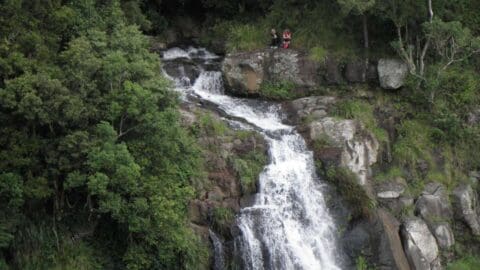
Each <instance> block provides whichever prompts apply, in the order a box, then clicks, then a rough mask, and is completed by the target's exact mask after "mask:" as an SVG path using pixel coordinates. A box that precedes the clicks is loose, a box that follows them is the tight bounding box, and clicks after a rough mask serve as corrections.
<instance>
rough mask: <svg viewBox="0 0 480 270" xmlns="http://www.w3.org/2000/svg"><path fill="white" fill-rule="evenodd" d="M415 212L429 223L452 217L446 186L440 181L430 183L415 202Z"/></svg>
mask: <svg viewBox="0 0 480 270" xmlns="http://www.w3.org/2000/svg"><path fill="white" fill-rule="evenodd" d="M415 212H416V213H417V214H418V215H419V216H421V217H422V218H423V219H424V220H425V221H427V223H434V222H435V221H438V220H443V221H448V220H450V219H451V218H452V209H451V207H450V203H449V201H448V196H447V192H446V188H445V187H444V186H443V185H442V184H439V183H435V182H432V183H428V184H427V185H425V188H424V190H423V192H422V194H421V195H420V197H419V198H418V199H417V201H416V203H415Z"/></svg>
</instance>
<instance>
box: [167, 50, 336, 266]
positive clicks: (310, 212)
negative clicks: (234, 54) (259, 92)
mask: <svg viewBox="0 0 480 270" xmlns="http://www.w3.org/2000/svg"><path fill="white" fill-rule="evenodd" d="M172 50H173V51H172V52H169V51H167V52H166V53H164V56H165V55H167V56H168V57H172V55H181V57H184V56H183V55H185V54H188V52H186V51H184V52H185V53H182V52H179V51H178V49H172ZM168 59H170V60H171V59H173V58H168ZM221 75H222V74H221V72H219V71H204V72H202V73H201V75H200V76H199V78H197V79H196V81H195V83H194V84H193V86H191V87H190V88H188V87H187V88H185V86H184V85H179V90H181V91H188V92H190V94H194V95H197V96H198V97H200V98H201V99H204V100H207V101H210V102H212V103H214V104H216V105H218V107H219V108H220V109H221V110H223V111H224V112H225V113H226V114H228V115H230V116H233V117H236V118H241V119H244V120H245V121H246V122H248V123H250V124H251V125H253V126H254V127H255V128H256V129H257V130H260V132H262V134H263V135H264V136H265V139H266V140H267V142H268V143H269V146H270V147H269V153H270V164H268V165H267V166H266V167H265V169H264V171H263V172H262V173H261V175H260V179H259V191H258V194H257V195H256V198H255V203H254V204H253V206H251V207H246V208H243V209H242V210H241V212H240V214H239V215H238V217H237V223H238V227H239V228H240V230H241V234H240V237H239V238H238V239H237V242H236V247H237V248H238V249H239V250H237V252H238V253H239V254H238V255H239V256H241V258H242V260H243V263H244V268H246V269H255V270H257V269H326V270H336V269H340V266H339V258H337V256H336V254H337V252H336V245H335V243H336V241H335V235H336V230H335V224H334V222H333V220H332V218H331V216H330V215H329V213H328V211H327V208H326V206H325V199H324V195H323V194H322V191H323V189H322V185H321V182H320V180H319V179H318V178H317V176H316V174H315V167H314V161H313V155H312V152H311V151H309V150H308V149H307V147H306V144H305V141H304V139H303V138H302V137H301V136H300V135H299V134H298V133H297V132H296V131H295V130H294V128H293V127H291V126H287V125H284V124H283V123H282V113H281V110H280V106H279V105H276V104H271V103H265V102H258V101H257V102H256V101H251V100H246V99H239V98H233V97H229V96H226V95H224V94H223V82H222V76H221ZM175 79H176V81H179V79H180V81H181V78H175Z"/></svg>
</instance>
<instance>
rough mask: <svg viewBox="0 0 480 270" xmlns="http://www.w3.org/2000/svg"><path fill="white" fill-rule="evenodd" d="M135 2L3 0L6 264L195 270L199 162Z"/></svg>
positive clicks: (1, 253)
mask: <svg viewBox="0 0 480 270" xmlns="http://www.w3.org/2000/svg"><path fill="white" fill-rule="evenodd" d="M122 7H123V8H124V9H125V10H127V11H128V12H126V13H124V12H123V11H122ZM137 7H138V3H135V1H125V2H121V3H120V2H119V1H116V0H112V1H102V2H101V3H100V2H98V1H93V0H92V1H55V0H51V1H20V0H8V1H2V4H1V6H0V14H1V15H0V18H1V19H0V21H1V26H0V27H1V29H0V30H1V31H0V35H1V36H0V56H1V58H0V121H1V122H2V127H1V129H0V145H2V147H1V149H0V158H1V160H2V162H1V163H0V200H1V202H2V208H1V209H0V248H1V250H0V261H1V263H2V264H6V265H9V266H11V267H12V268H14V269H101V268H115V269H122V268H128V269H152V268H155V269H176V268H190V269H196V267H198V264H199V263H201V261H202V260H203V257H205V253H204V251H203V249H202V248H201V246H200V245H199V244H198V241H197V239H196V237H195V236H194V235H193V233H192V232H191V231H190V229H189V228H188V226H187V221H186V205H187V202H188V200H189V198H192V196H193V194H194V190H193V188H192V185H191V184H192V183H191V179H193V178H194V176H195V175H196V174H197V173H198V169H199V164H200V162H199V151H198V149H197V147H196V146H195V143H194V141H193V139H192V138H191V137H189V135H188V134H187V132H186V131H184V130H183V129H182V128H181V127H180V125H179V122H178V115H177V112H176V106H177V97H176V95H175V94H173V92H171V91H170V90H169V84H168V83H167V81H166V80H165V79H164V78H162V76H161V75H160V74H159V59H158V56H156V55H154V54H151V53H149V51H148V46H149V44H148V42H147V39H146V38H145V37H144V36H143V35H142V33H141V32H140V31H139V30H138V28H137V26H135V25H132V24H131V23H137V24H139V25H140V26H142V27H148V22H147V21H146V18H145V17H143V15H141V11H140V9H139V8H137Z"/></svg>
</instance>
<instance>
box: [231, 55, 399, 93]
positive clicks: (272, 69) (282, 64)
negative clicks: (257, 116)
mask: <svg viewBox="0 0 480 270" xmlns="http://www.w3.org/2000/svg"><path fill="white" fill-rule="evenodd" d="M400 63H401V64H398V63H397V62H396V60H391V61H390V60H386V61H383V62H382V64H383V66H382V69H381V71H380V69H379V70H378V72H377V65H376V64H373V63H368V64H366V63H365V62H364V61H361V60H349V61H346V62H343V61H342V62H341V61H339V59H336V58H335V57H332V56H327V57H325V60H324V61H321V62H317V61H314V60H312V59H311V58H310V57H309V55H308V53H306V52H303V51H299V50H294V49H288V50H283V49H265V50H259V51H253V52H239V53H231V54H227V55H226V57H225V59H224V61H223V65H222V71H223V73H224V77H225V82H226V89H227V90H228V91H229V92H230V93H232V94H234V95H239V96H256V95H258V94H259V91H260V89H261V85H262V84H263V83H266V82H271V83H272V82H273V83H274V82H277V83H278V82H285V81H287V82H289V83H293V84H294V86H295V89H293V91H296V93H297V94H301V93H308V92H309V91H310V90H311V89H314V88H316V87H319V86H329V85H340V84H346V83H366V82H370V81H375V82H377V83H378V75H380V74H381V75H382V76H383V77H382V78H383V79H382V80H383V82H384V84H382V86H383V85H385V86H386V87H387V88H388V89H390V88H392V87H393V88H398V87H400V86H401V85H403V81H404V79H405V77H406V73H405V74H404V73H402V72H403V69H402V68H403V65H402V63H403V62H400ZM396 64H398V65H396Z"/></svg>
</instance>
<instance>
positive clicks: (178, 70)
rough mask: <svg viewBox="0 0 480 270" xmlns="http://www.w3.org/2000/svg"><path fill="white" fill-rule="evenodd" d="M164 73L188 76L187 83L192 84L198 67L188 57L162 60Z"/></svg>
mask: <svg viewBox="0 0 480 270" xmlns="http://www.w3.org/2000/svg"><path fill="white" fill-rule="evenodd" d="M163 69H164V70H165V73H167V75H169V76H171V77H175V78H182V77H185V78H188V80H189V83H190V84H191V85H193V83H194V82H195V80H196V79H197V78H198V76H199V75H200V68H199V67H198V66H197V65H196V64H195V63H194V62H192V61H191V60H190V59H186V58H185V59H175V60H172V61H163Z"/></svg>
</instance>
